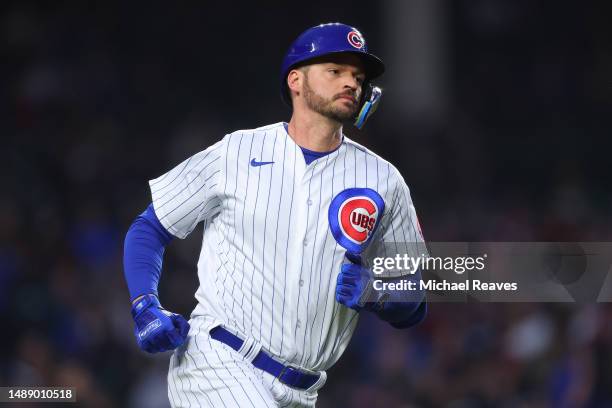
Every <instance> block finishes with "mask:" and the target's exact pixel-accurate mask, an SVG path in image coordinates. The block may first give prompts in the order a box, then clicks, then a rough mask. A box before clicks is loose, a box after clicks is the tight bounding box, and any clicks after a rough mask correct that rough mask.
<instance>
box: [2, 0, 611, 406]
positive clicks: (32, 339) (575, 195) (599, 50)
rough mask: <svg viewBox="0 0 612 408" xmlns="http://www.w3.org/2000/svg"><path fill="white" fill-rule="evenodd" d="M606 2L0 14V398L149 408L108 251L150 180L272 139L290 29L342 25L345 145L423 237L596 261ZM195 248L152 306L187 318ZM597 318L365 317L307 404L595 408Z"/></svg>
mask: <svg viewBox="0 0 612 408" xmlns="http://www.w3.org/2000/svg"><path fill="white" fill-rule="evenodd" d="M610 15H612V6H611V4H610V3H606V2H597V3H596V2H589V1H586V2H579V1H565V2H553V1H529V0H406V1H402V0H393V1H391V0H390V1H384V2H366V1H335V2H326V3H324V2H317V1H310V2H305V3H292V4H288V3H286V2H281V1H265V2H249V3H246V2H245V3H243V4H241V3H234V2H215V3H211V4H209V5H205V4H204V5H203V4H195V3H194V4H187V3H180V4H175V3H168V2H163V3H162V2H159V3H158V2H117V3H115V2H76V1H72V2H38V3H37V2H31V1H19V2H17V1H5V2H2V5H0V58H1V59H2V61H4V62H2V64H1V65H0V72H1V73H2V75H0V89H1V91H2V92H1V99H0V104H1V105H0V135H1V140H2V144H1V152H2V155H1V156H2V171H1V172H0V184H1V185H2V189H1V190H0V322H1V324H0V327H1V330H0V331H1V332H2V335H0V385H2V386H6V385H72V386H75V387H77V389H78V398H79V401H80V405H81V406H87V407H114V406H115V407H149V408H155V407H165V406H168V400H167V396H166V373H167V362H168V357H169V355H168V354H164V355H159V356H150V355H145V354H144V353H142V352H140V351H139V350H138V349H137V346H136V343H135V341H134V338H133V334H132V330H133V329H132V322H131V317H130V313H129V309H130V305H129V295H128V292H127V289H126V286H125V283H124V280H123V271H122V264H121V259H122V243H123V237H124V234H125V232H126V230H127V228H128V227H129V225H130V223H131V222H132V220H133V219H134V217H135V216H136V215H138V214H139V213H140V212H142V211H143V210H144V208H145V207H146V206H147V205H148V203H149V202H150V196H149V191H148V186H147V180H148V179H151V178H154V177H157V176H158V175H160V174H162V173H164V172H165V171H167V170H168V169H170V168H171V167H173V166H174V165H175V164H177V163H179V162H180V161H182V160H183V159H184V158H186V157H188V156H190V155H192V154H193V153H195V152H197V151H200V150H202V149H204V148H205V147H206V146H208V145H209V144H211V143H212V142H214V141H216V140H217V139H219V138H221V137H222V136H223V135H224V134H226V133H228V132H230V131H232V130H236V129H241V128H253V127H257V126H261V125H264V124H268V123H274V122H279V121H283V120H284V121H287V120H288V119H289V117H290V111H289V110H288V109H287V108H286V107H284V106H283V105H282V102H281V100H280V96H279V90H278V86H279V81H280V79H279V73H278V71H279V66H280V61H281V59H282V56H283V54H284V52H285V50H286V49H287V47H288V45H289V44H290V42H291V41H292V40H293V39H294V38H295V37H296V36H297V35H298V34H299V33H300V32H302V31H303V30H304V29H306V28H307V27H310V26H313V25H316V24H318V23H321V22H329V21H342V22H346V23H349V24H352V25H355V26H357V27H359V28H360V29H361V31H362V32H363V33H364V34H365V36H366V39H367V40H368V43H369V47H370V50H371V51H372V52H374V53H375V54H378V55H379V56H380V57H381V58H382V59H383V60H384V61H385V62H386V63H387V73H386V75H385V76H384V77H383V78H382V80H381V84H382V86H383V88H384V89H385V97H384V98H383V102H382V104H381V106H380V110H379V112H377V114H376V115H375V116H374V117H373V118H372V119H371V122H370V123H369V124H368V126H367V127H366V129H365V131H364V132H360V133H358V132H356V131H355V130H354V129H349V128H347V129H346V133H347V134H348V135H349V136H351V137H354V138H355V139H356V140H358V141H359V142H361V143H363V144H365V145H366V146H368V147H370V148H371V149H373V150H374V151H376V152H377V153H379V154H380V155H381V156H383V157H384V158H386V159H388V160H390V161H391V162H392V163H394V164H396V166H397V167H398V168H399V169H400V171H401V172H402V174H403V175H404V177H405V179H406V181H407V182H408V185H409V186H410V188H411V192H412V196H413V200H414V202H415V205H416V208H417V212H418V214H419V218H420V222H421V225H422V227H423V231H424V233H425V237H426V239H427V240H429V241H468V240H472V241H612V216H611V215H610V208H611V204H612V194H611V192H612V190H611V188H610V187H611V186H610V182H611V181H612V176H611V175H610V172H609V157H610V147H611V146H612V143H611V142H610V141H609V137H610V131H611V129H612V126H610V125H611V120H610V118H611V115H612V80H611V79H610V73H611V72H612V47H611V41H610V39H611V38H612V26H611V25H610V23H609V21H610ZM200 234H201V229H199V230H196V231H194V233H192V235H191V236H190V237H189V238H188V239H187V240H185V241H180V242H179V241H178V240H176V241H174V242H173V243H172V244H171V245H170V246H169V249H168V250H167V252H166V258H165V265H164V273H163V277H162V281H161V290H160V295H161V299H162V303H163V304H164V305H165V306H166V307H167V308H168V309H170V310H173V311H176V312H181V313H183V314H185V315H188V314H189V313H190V311H191V309H192V308H193V306H194V304H195V300H194V299H193V293H194V292H195V289H196V287H197V276H196V269H195V263H196V259H197V254H198V251H199V247H200V244H201V237H200ZM611 323H612V307H610V305H607V304H595V303H593V304H582V305H573V304H553V303H551V304H518V303H516V304H490V303H488V304H485V303H465V304H442V303H436V304H432V305H431V307H430V309H429V315H428V318H427V320H426V321H425V322H424V323H423V324H421V325H420V326H418V327H416V328H414V329H410V330H405V331H397V330H393V329H392V328H390V327H388V326H386V325H385V324H383V323H381V322H378V321H377V320H376V319H373V318H368V317H365V318H364V319H362V321H361V323H360V325H359V328H358V330H357V332H356V334H355V337H354V338H353V341H352V343H351V345H350V346H349V349H348V350H347V352H346V354H345V355H344V356H343V357H342V359H341V360H340V361H339V363H338V364H337V365H336V366H335V367H333V368H332V369H331V370H330V371H329V372H328V374H329V380H328V383H327V385H326V386H325V387H324V388H323V389H322V390H321V391H320V392H319V395H320V397H319V405H318V406H320V407H323V408H325V407H515V406H529V407H548V406H554V407H581V406H585V407H605V406H612V324H611Z"/></svg>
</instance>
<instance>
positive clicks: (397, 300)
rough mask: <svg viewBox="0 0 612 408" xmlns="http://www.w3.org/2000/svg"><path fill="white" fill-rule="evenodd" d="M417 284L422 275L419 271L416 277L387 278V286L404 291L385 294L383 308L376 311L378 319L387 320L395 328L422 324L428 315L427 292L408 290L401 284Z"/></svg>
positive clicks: (392, 291) (416, 286) (390, 291)
mask: <svg viewBox="0 0 612 408" xmlns="http://www.w3.org/2000/svg"><path fill="white" fill-rule="evenodd" d="M406 280H408V281H410V282H416V283H418V282H419V281H420V280H421V273H420V271H417V273H415V274H414V275H410V276H408V277H406V276H399V277H395V278H386V279H384V280H383V281H384V282H385V283H386V284H394V285H395V287H396V288H397V287H402V289H396V290H389V291H386V292H385V295H384V296H385V297H386V301H385V303H384V304H383V305H382V307H381V308H380V309H379V310H377V311H376V314H377V315H378V317H379V318H380V319H382V320H385V321H387V322H389V323H391V325H393V326H394V327H398V328H406V327H410V326H413V325H415V324H417V323H419V322H421V321H422V320H423V319H424V318H425V315H426V314H427V301H426V298H425V291H424V290H420V289H416V288H419V286H418V285H414V288H415V289H411V290H406V289H403V286H401V285H400V284H401V283H403V282H404V281H406Z"/></svg>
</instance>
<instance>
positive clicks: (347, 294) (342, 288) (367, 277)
mask: <svg viewBox="0 0 612 408" xmlns="http://www.w3.org/2000/svg"><path fill="white" fill-rule="evenodd" d="M346 259H348V260H349V261H350V262H349V263H345V264H343V265H342V269H341V270H340V273H339V274H338V278H337V280H336V300H337V301H338V303H340V304H343V305H344V306H346V307H348V308H351V309H353V310H356V311H358V312H359V311H361V310H362V309H365V310H369V311H376V310H377V308H379V307H380V304H379V303H378V302H377V301H376V299H372V296H373V295H375V293H374V291H373V288H372V281H373V279H372V275H371V273H370V270H369V269H367V268H364V267H363V266H362V261H361V257H360V256H359V255H355V254H351V253H350V252H347V253H346Z"/></svg>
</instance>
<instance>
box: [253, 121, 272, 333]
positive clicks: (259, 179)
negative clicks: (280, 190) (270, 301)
mask: <svg viewBox="0 0 612 408" xmlns="http://www.w3.org/2000/svg"><path fill="white" fill-rule="evenodd" d="M266 136H268V132H266V133H265V134H264V137H263V140H262V141H261V152H260V154H259V155H260V157H261V156H262V155H263V150H264V146H265V145H266ZM260 160H262V159H260ZM260 182H261V168H260V171H258V172H257V191H256V193H255V208H254V209H253V212H257V202H258V201H259V185H260ZM264 223H265V222H264ZM255 224H256V222H255V220H253V234H252V235H251V238H252V239H253V241H255ZM251 248H252V251H251V268H252V272H251V286H250V288H251V304H250V306H251V315H250V320H251V331H250V333H251V334H253V309H254V305H253V280H254V278H255V262H254V259H253V257H254V256H255V245H251ZM262 270H263V269H262ZM260 303H261V302H260ZM260 340H261V336H260Z"/></svg>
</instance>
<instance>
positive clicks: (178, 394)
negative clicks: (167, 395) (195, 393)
mask: <svg viewBox="0 0 612 408" xmlns="http://www.w3.org/2000/svg"><path fill="white" fill-rule="evenodd" d="M173 357H174V367H175V372H176V373H177V375H176V377H175V379H178V380H179V382H180V383H181V388H182V389H185V386H184V385H183V380H181V377H180V376H179V375H178V369H179V367H177V363H178V357H177V356H176V354H174V355H173ZM173 382H174V389H175V390H176V394H177V396H178V397H179V403H180V404H181V405H183V398H181V393H180V392H179V389H178V386H177V385H176V381H173ZM185 397H186V396H185ZM187 402H189V399H187Z"/></svg>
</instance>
